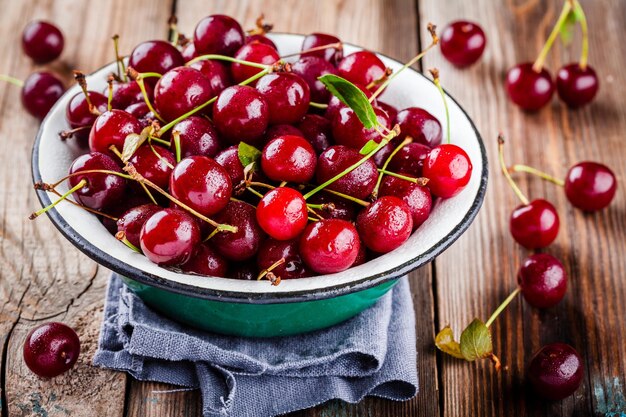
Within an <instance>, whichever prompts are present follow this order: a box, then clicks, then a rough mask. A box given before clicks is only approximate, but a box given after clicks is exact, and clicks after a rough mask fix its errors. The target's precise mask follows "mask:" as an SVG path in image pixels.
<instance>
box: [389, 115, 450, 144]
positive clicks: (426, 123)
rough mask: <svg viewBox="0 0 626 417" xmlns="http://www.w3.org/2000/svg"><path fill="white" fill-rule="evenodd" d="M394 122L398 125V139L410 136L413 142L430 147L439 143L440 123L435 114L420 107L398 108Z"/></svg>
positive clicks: (440, 137) (440, 135) (440, 138)
mask: <svg viewBox="0 0 626 417" xmlns="http://www.w3.org/2000/svg"><path fill="white" fill-rule="evenodd" d="M396 123H397V124H399V125H400V135H399V136H398V139H400V140H404V139H405V138H406V137H407V136H410V137H412V138H413V141H414V142H415V143H421V144H423V145H426V146H428V147H430V148H434V147H435V146H438V145H440V144H441V140H442V138H443V130H442V129H441V123H439V120H437V118H436V117H435V116H433V115H432V114H430V113H429V112H428V111H426V110H424V109H422V108H420V107H408V108H406V109H403V110H400V111H399V112H398V114H397V116H396Z"/></svg>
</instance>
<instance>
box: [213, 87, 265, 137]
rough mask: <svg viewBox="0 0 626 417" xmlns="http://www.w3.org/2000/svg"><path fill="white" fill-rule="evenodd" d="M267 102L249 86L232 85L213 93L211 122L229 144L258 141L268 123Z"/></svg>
mask: <svg viewBox="0 0 626 417" xmlns="http://www.w3.org/2000/svg"><path fill="white" fill-rule="evenodd" d="M269 118H270V115H269V106H268V104H267V101H266V100H265V98H264V97H263V95H262V94H261V93H259V92H258V91H257V90H255V89H254V88H252V87H248V86H243V85H234V86H231V87H228V88H226V89H225V90H224V91H222V92H221V93H220V94H219V95H218V96H217V101H216V102H215V105H214V107H213V123H215V127H216V128H217V130H218V132H219V133H220V135H221V136H222V137H223V138H224V139H227V140H228V141H230V142H231V143H233V144H237V143H239V142H240V141H241V142H246V143H248V144H250V145H259V144H260V143H259V142H260V141H261V139H263V133H264V132H265V129H266V128H267V125H268V123H269Z"/></svg>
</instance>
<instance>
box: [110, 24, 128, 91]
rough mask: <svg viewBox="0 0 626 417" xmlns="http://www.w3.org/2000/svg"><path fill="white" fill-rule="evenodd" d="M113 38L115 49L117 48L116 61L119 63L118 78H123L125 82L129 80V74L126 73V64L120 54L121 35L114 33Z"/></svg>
mask: <svg viewBox="0 0 626 417" xmlns="http://www.w3.org/2000/svg"><path fill="white" fill-rule="evenodd" d="M112 39H113V49H114V50H115V62H116V64H117V78H119V79H123V80H124V82H127V81H128V76H127V75H126V65H124V58H122V57H121V56H120V49H119V39H120V36H119V35H117V34H115V35H113V38H112ZM122 77H123V78H122Z"/></svg>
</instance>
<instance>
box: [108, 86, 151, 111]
mask: <svg viewBox="0 0 626 417" xmlns="http://www.w3.org/2000/svg"><path fill="white" fill-rule="evenodd" d="M155 82H156V81H155ZM146 92H147V93H148V98H149V99H150V100H151V101H152V98H153V91H152V89H150V88H147V89H146ZM102 95H104V96H105V97H108V95H109V90H108V87H107V88H105V89H104V90H103V92H102ZM143 102H144V98H143V95H142V93H141V89H140V88H139V84H137V82H135V81H128V82H125V83H124V82H117V81H114V82H113V96H112V97H111V107H113V108H114V109H121V110H124V109H125V108H127V107H128V106H130V105H132V104H135V103H143Z"/></svg>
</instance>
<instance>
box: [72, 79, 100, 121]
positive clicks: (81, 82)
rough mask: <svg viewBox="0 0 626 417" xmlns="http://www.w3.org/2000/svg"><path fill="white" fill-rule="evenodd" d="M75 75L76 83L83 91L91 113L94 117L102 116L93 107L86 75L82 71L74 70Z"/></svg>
mask: <svg viewBox="0 0 626 417" xmlns="http://www.w3.org/2000/svg"><path fill="white" fill-rule="evenodd" d="M73 73H74V79H75V80H76V83H77V84H78V86H79V87H80V89H81V90H82V91H83V95H84V96H85V101H86V102H87V107H88V108H89V113H91V114H93V115H94V116H100V111H99V110H98V109H97V108H96V106H94V105H93V103H92V102H91V98H90V97H89V91H88V90H87V79H86V78H85V74H84V73H83V72H81V71H76V70H74V71H73Z"/></svg>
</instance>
